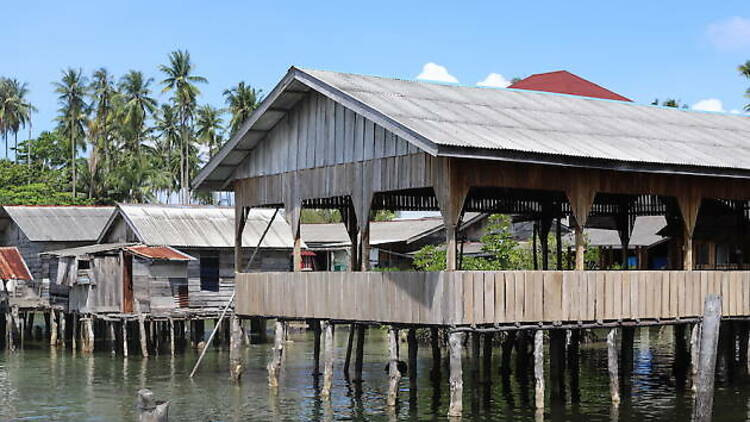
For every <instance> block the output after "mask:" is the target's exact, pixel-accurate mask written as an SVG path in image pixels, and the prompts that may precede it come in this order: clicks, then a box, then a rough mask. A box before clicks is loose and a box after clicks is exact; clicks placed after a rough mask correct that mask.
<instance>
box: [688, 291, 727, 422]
mask: <svg viewBox="0 0 750 422" xmlns="http://www.w3.org/2000/svg"><path fill="white" fill-rule="evenodd" d="M720 322H721V297H720V296H717V295H708V296H706V300H705V302H704V304H703V322H702V323H701V329H700V355H699V358H698V381H697V383H696V389H695V390H696V394H695V401H694V403H693V422H709V421H710V420H711V411H712V409H713V403H714V370H715V368H716V347H717V345H718V342H719V325H720Z"/></svg>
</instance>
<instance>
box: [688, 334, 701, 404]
mask: <svg viewBox="0 0 750 422" xmlns="http://www.w3.org/2000/svg"><path fill="white" fill-rule="evenodd" d="M700 336H701V325H700V324H693V329H692V330H691V332H690V385H691V388H692V389H693V392H695V391H696V389H697V387H698V385H697V384H698V361H699V359H700V351H701V347H700Z"/></svg>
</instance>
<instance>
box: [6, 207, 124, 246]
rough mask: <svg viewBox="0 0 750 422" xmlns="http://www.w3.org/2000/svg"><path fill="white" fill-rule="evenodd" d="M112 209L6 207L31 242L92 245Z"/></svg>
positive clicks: (7, 216) (8, 214) (11, 217)
mask: <svg viewBox="0 0 750 422" xmlns="http://www.w3.org/2000/svg"><path fill="white" fill-rule="evenodd" d="M114 210H115V208H114V207H92V206H26V205H13V206H10V205H6V206H3V207H2V208H0V218H10V219H11V220H13V221H14V222H15V223H16V224H17V225H18V227H19V228H20V229H21V231H23V233H24V234H25V235H26V237H28V238H29V240H30V241H32V242H94V241H96V239H97V238H98V237H99V233H100V232H101V231H102V229H103V228H104V225H105V224H106V223H107V220H109V217H110V216H111V215H112V213H113V212H114Z"/></svg>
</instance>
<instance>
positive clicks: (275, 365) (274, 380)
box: [230, 320, 284, 388]
mask: <svg viewBox="0 0 750 422" xmlns="http://www.w3.org/2000/svg"><path fill="white" fill-rule="evenodd" d="M274 328H275V329H274V336H273V357H272V358H271V362H269V363H268V367H267V369H268V385H269V386H270V387H273V388H276V387H278V386H279V372H281V356H282V353H283V352H284V322H282V321H279V320H276V324H275V326H274ZM230 360H231V357H230ZM238 379H239V378H238Z"/></svg>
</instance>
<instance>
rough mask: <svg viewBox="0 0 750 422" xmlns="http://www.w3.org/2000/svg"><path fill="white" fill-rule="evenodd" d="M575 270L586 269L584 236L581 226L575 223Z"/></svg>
mask: <svg viewBox="0 0 750 422" xmlns="http://www.w3.org/2000/svg"><path fill="white" fill-rule="evenodd" d="M575 234H576V271H583V270H585V269H586V260H585V255H584V254H585V253H586V238H585V237H584V235H583V227H581V226H580V225H579V224H576V227H575Z"/></svg>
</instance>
